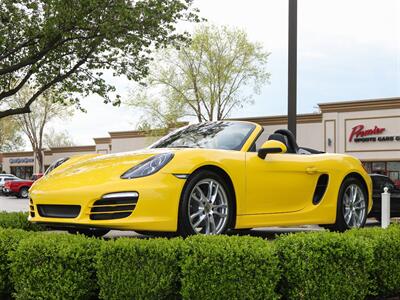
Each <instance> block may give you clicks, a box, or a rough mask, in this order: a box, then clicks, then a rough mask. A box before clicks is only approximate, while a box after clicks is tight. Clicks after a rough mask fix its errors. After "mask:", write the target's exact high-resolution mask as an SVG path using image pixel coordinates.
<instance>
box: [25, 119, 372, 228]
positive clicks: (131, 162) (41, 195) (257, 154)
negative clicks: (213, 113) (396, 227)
mask: <svg viewBox="0 0 400 300" xmlns="http://www.w3.org/2000/svg"><path fill="white" fill-rule="evenodd" d="M262 131H263V128H262V126H260V125H258V124H255V123H250V122H238V121H218V122H209V123H200V124H196V125H189V126H186V127H184V128H181V129H178V130H177V131H175V132H173V133H171V134H169V135H167V136H165V137H164V138H162V139H160V140H159V141H158V142H156V143H155V144H153V145H151V146H150V147H149V148H147V149H144V150H139V151H134V152H128V153H119V154H111V155H98V154H93V155H83V156H77V157H71V158H69V159H68V158H65V159H62V160H59V161H57V162H56V163H54V164H53V165H52V166H50V167H49V169H48V170H47V172H46V174H45V176H44V177H43V178H42V179H40V180H38V181H37V182H35V184H34V185H33V186H32V188H31V189H30V221H32V222H37V223H45V224H47V225H48V226H50V227H57V228H63V229H67V230H69V231H72V232H82V233H86V234H92V235H102V234H105V233H106V232H107V231H108V230H110V229H119V230H124V229H125V230H134V231H138V232H177V233H178V234H180V235H183V236H186V235H191V234H197V233H202V234H221V233H224V232H226V231H227V230H228V229H249V228H256V227H265V226H287V225H301V224H320V225H323V226H325V227H328V228H330V229H333V230H338V231H343V230H346V229H349V228H353V227H362V226H364V224H365V221H366V217H367V214H368V212H369V211H370V209H371V207H372V183H371V179H370V177H369V176H368V174H367V173H366V171H365V170H364V169H363V167H362V164H361V162H360V161H359V160H358V159H356V158H354V157H351V156H347V155H342V154H327V153H322V152H319V151H316V150H313V149H309V148H301V147H298V146H297V143H296V141H295V139H294V137H293V135H292V134H291V132H290V131H288V130H285V129H281V130H277V131H276V132H275V133H273V134H271V135H270V136H269V138H268V141H265V142H264V143H262V142H263V141H258V140H259V139H260V137H261V133H262ZM260 142H261V143H260ZM257 145H262V146H261V147H259V149H258V146H257Z"/></svg>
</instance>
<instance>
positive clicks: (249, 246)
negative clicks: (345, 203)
mask: <svg viewBox="0 0 400 300" xmlns="http://www.w3.org/2000/svg"><path fill="white" fill-rule="evenodd" d="M399 246H400V227H399V226H391V227H390V228H389V229H387V230H382V229H379V228H371V229H362V230H353V231H349V232H347V233H345V234H339V233H330V232H314V233H300V234H290V235H284V236H281V237H279V238H277V240H275V241H272V242H270V241H265V240H262V239H260V238H256V237H237V236H231V237H229V236H194V237H190V238H187V239H186V240H182V239H179V238H178V239H170V240H167V239H151V240H143V239H127V238H121V239H118V240H114V241H104V240H96V239H90V238H86V237H84V236H79V235H78V236H75V235H67V234H57V233H27V232H25V231H21V230H15V229H0V298H1V299H6V298H7V297H8V296H9V295H10V294H11V293H12V295H13V297H14V298H16V299H91V298H93V299H96V298H97V297H99V298H100V299H176V298H178V299H179V298H184V299H227V298H229V299H277V298H281V297H284V298H287V299H335V300H339V299H364V298H366V297H367V296H376V295H379V296H388V295H396V294H399V293H400V247H399Z"/></svg>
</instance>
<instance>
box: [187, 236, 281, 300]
mask: <svg viewBox="0 0 400 300" xmlns="http://www.w3.org/2000/svg"><path fill="white" fill-rule="evenodd" d="M186 247H187V249H186V253H185V255H184V256H183V259H182V296H183V298H184V299H277V298H279V296H278V294H277V293H276V288H277V285H278V282H279V279H280V273H281V272H280V269H279V266H278V257H277V255H276V253H275V249H274V247H273V244H272V243H269V242H266V241H264V240H262V239H259V238H253V237H228V236H194V237H191V238H188V239H187V240H186Z"/></svg>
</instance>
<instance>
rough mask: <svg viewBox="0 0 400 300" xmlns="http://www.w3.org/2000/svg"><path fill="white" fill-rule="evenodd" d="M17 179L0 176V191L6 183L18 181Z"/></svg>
mask: <svg viewBox="0 0 400 300" xmlns="http://www.w3.org/2000/svg"><path fill="white" fill-rule="evenodd" d="M18 179H19V178H18V177H17V176H15V175H12V174H0V191H2V190H3V187H4V184H5V183H6V181H11V180H18Z"/></svg>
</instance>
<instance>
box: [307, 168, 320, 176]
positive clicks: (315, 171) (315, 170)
mask: <svg viewBox="0 0 400 300" xmlns="http://www.w3.org/2000/svg"><path fill="white" fill-rule="evenodd" d="M306 173H307V174H308V175H313V174H315V173H318V170H317V168H316V167H308V168H307V169H306Z"/></svg>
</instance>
